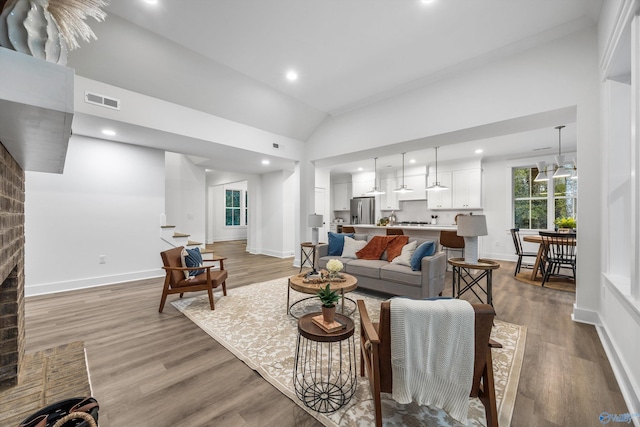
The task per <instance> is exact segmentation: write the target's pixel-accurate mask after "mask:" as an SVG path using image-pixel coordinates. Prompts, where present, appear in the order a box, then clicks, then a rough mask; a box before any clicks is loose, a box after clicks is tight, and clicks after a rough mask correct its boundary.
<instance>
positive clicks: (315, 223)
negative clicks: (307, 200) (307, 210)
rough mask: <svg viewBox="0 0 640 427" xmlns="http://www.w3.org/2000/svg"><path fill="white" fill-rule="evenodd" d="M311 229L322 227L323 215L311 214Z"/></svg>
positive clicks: (309, 220)
mask: <svg viewBox="0 0 640 427" xmlns="http://www.w3.org/2000/svg"><path fill="white" fill-rule="evenodd" d="M308 222H309V227H314V228H315V227H318V228H319V227H322V215H318V214H309V219H308Z"/></svg>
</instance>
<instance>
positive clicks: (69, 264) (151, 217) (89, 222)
mask: <svg viewBox="0 0 640 427" xmlns="http://www.w3.org/2000/svg"><path fill="white" fill-rule="evenodd" d="M163 212H164V153H163V152H162V151H158V150H154V149H149V148H142V147H137V146H133V145H126V144H120V143H114V142H109V141H104V140H98V139H90V138H84V137H78V136H73V137H72V138H71V140H70V142H69V149H68V152H67V159H66V162H65V170H64V173H63V174H47V173H39V172H27V173H26V185H25V237H26V247H25V280H26V284H25V293H26V295H27V296H28V295H37V294H43V293H50V292H56V291H60V290H69V289H77V288H82V287H89V286H97V285H104V284H109V283H115V282H122V281H128V280H135V279H140V278H147V277H155V276H159V275H162V270H160V267H161V265H162V263H161V261H160V255H159V252H160V221H161V215H162V213H163ZM101 255H104V256H105V260H106V263H104V264H100V263H99V256H101Z"/></svg>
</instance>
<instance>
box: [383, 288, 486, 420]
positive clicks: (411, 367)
mask: <svg viewBox="0 0 640 427" xmlns="http://www.w3.org/2000/svg"><path fill="white" fill-rule="evenodd" d="M474 323H475V313H474V310H473V307H472V306H471V304H469V302H467V301H464V300H458V299H443V300H435V301H418V300H410V299H406V298H394V299H392V300H391V368H392V373H393V393H392V397H393V399H394V400H395V401H397V402H399V403H402V404H407V403H411V402H412V401H415V402H416V403H417V404H419V405H432V406H435V407H438V408H441V409H443V410H444V411H446V412H447V413H448V414H449V415H451V417H453V418H455V419H456V420H458V421H460V422H461V423H463V424H465V425H466V424H467V412H468V411H469V392H470V391H471V384H472V382H473V364H474V355H475V353H474V329H475V328H474Z"/></svg>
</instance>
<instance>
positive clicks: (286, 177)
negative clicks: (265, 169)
mask: <svg viewBox="0 0 640 427" xmlns="http://www.w3.org/2000/svg"><path fill="white" fill-rule="evenodd" d="M296 179H297V177H296V174H295V173H291V172H285V171H280V172H272V173H268V174H263V175H262V182H261V185H260V197H261V199H262V200H261V205H262V207H261V209H260V217H259V219H258V224H259V225H258V226H259V227H260V228H259V230H260V234H261V236H260V240H261V241H262V247H260V248H257V249H256V251H257V252H258V253H262V254H265V255H271V256H275V257H278V258H286V257H290V256H292V255H293V254H294V241H293V240H294V239H295V227H294V224H295V205H296V198H295V196H294V193H293V191H294V190H293V189H294V188H295V186H296V185H297V184H296Z"/></svg>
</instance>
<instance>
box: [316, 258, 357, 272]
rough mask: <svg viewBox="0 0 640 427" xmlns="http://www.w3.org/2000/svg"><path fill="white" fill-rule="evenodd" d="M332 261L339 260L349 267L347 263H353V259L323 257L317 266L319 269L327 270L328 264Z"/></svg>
mask: <svg viewBox="0 0 640 427" xmlns="http://www.w3.org/2000/svg"><path fill="white" fill-rule="evenodd" d="M330 259H337V260H338V261H340V262H341V263H342V264H344V265H347V263H348V262H349V261H353V258H342V257H339V256H329V255H327V256H323V257H320V258H318V265H316V268H317V269H323V268H324V269H326V268H327V263H328V262H329V260H330Z"/></svg>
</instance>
